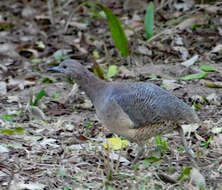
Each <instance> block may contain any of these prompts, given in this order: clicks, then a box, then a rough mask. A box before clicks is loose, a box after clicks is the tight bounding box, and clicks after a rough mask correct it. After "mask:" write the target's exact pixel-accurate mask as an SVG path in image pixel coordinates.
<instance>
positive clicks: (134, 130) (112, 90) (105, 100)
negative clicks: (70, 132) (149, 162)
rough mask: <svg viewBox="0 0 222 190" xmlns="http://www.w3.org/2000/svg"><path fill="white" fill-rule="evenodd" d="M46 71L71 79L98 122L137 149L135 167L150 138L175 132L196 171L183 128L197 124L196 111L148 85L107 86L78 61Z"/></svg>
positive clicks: (69, 60) (113, 84) (170, 95)
mask: <svg viewBox="0 0 222 190" xmlns="http://www.w3.org/2000/svg"><path fill="white" fill-rule="evenodd" d="M48 71H54V72H60V73H64V74H65V75H66V76H68V77H70V78H72V79H73V80H74V81H75V82H76V83H77V84H78V85H79V86H80V87H81V89H82V90H83V91H85V93H86V95H87V96H88V97H89V99H90V100H91V101H92V103H93V105H94V107H95V110H96V114H97V117H98V119H99V120H100V122H101V123H102V124H103V125H104V126H105V127H106V128H108V129H109V130H110V131H111V132H112V133H115V134H117V135H119V136H122V137H125V138H127V139H128V140H129V141H131V142H135V143H137V145H138V153H137V155H136V157H135V159H134V160H133V162H132V163H133V164H135V163H137V162H138V160H139V159H140V157H141V156H142V155H143V153H144V152H145V144H146V142H147V141H148V140H149V139H150V138H151V137H155V136H159V135H164V134H167V133H171V132H173V131H174V130H177V131H178V132H179V134H180V136H181V139H182V143H183V145H184V149H185V151H186V153H187V155H188V156H189V158H190V160H191V163H192V164H193V165H194V166H195V167H198V166H197V164H196V161H195V159H194V155H193V152H192V151H191V149H190V147H188V146H187V142H186V139H185V136H184V132H183V129H182V127H181V126H182V125H183V124H192V123H199V122H200V119H199V117H198V115H197V114H196V112H195V110H194V109H193V108H191V107H190V106H189V105H188V104H186V103H185V102H183V101H182V100H181V99H179V98H177V97H176V96H175V95H173V94H172V93H170V92H169V91H167V90H165V89H162V88H161V87H159V86H157V85H155V84H153V83H148V82H108V81H105V80H102V79H100V78H98V77H97V76H96V75H95V74H94V73H92V72H90V71H89V70H88V69H87V68H86V67H84V66H83V65H82V64H81V63H80V62H79V61H78V60H74V59H68V60H65V61H63V62H61V63H60V64H59V65H58V66H56V67H52V68H49V69H48Z"/></svg>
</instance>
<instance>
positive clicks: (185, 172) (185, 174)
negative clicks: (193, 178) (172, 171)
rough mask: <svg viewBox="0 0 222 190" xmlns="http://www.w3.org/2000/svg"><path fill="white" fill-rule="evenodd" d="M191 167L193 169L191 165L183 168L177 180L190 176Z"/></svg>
mask: <svg viewBox="0 0 222 190" xmlns="http://www.w3.org/2000/svg"><path fill="white" fill-rule="evenodd" d="M191 169H192V168H191V167H187V168H183V169H182V172H181V174H180V176H179V177H178V178H177V180H178V181H181V180H184V179H187V178H189V176H190V171H191Z"/></svg>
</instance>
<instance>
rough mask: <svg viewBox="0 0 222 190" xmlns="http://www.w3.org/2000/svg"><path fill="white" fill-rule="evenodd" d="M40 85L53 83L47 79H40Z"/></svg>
mask: <svg viewBox="0 0 222 190" xmlns="http://www.w3.org/2000/svg"><path fill="white" fill-rule="evenodd" d="M42 83H43V84H51V83H53V80H52V79H50V78H48V77H45V78H43V79H42Z"/></svg>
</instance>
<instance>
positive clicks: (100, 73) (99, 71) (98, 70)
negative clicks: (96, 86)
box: [93, 62, 104, 79]
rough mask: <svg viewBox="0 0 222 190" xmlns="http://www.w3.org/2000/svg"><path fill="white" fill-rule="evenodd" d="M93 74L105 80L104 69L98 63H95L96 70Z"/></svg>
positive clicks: (94, 69)
mask: <svg viewBox="0 0 222 190" xmlns="http://www.w3.org/2000/svg"><path fill="white" fill-rule="evenodd" d="M93 72H94V73H95V75H97V76H98V77H99V78H101V79H104V69H103V68H102V67H101V66H99V64H98V63H96V62H95V63H94V68H93Z"/></svg>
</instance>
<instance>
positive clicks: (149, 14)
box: [144, 2, 154, 40]
mask: <svg viewBox="0 0 222 190" xmlns="http://www.w3.org/2000/svg"><path fill="white" fill-rule="evenodd" d="M144 25H145V31H146V39H147V40H148V39H150V38H151V37H152V35H153V27H154V5H153V2H150V3H149V4H148V6H147V9H146V16H145V23H144Z"/></svg>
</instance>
